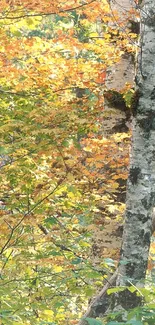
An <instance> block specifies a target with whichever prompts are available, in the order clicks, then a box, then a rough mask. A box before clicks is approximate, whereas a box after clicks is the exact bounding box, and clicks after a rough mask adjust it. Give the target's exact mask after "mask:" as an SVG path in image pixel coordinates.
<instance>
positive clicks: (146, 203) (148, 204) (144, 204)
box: [141, 198, 150, 210]
mask: <svg viewBox="0 0 155 325" xmlns="http://www.w3.org/2000/svg"><path fill="white" fill-rule="evenodd" d="M141 202H142V205H143V207H144V208H145V209H146V210H148V209H149V207H150V202H148V200H147V199H146V198H144V199H142V200H141Z"/></svg>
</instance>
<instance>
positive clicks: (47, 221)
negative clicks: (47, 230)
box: [45, 217, 57, 225]
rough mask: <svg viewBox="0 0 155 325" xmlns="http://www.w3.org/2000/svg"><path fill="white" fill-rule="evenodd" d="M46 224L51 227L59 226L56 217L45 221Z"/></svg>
mask: <svg viewBox="0 0 155 325" xmlns="http://www.w3.org/2000/svg"><path fill="white" fill-rule="evenodd" d="M45 223H49V224H50V225H55V224H57V220H56V218H54V217H49V218H46V219H45Z"/></svg>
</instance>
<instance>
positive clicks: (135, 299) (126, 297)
mask: <svg viewBox="0 0 155 325" xmlns="http://www.w3.org/2000/svg"><path fill="white" fill-rule="evenodd" d="M117 303H118V304H120V305H121V306H122V307H123V308H124V309H126V310H128V309H131V308H135V307H137V306H140V305H141V304H142V297H140V296H138V295H137V292H130V291H129V290H128V289H125V290H124V291H121V292H119V294H118V298H117Z"/></svg>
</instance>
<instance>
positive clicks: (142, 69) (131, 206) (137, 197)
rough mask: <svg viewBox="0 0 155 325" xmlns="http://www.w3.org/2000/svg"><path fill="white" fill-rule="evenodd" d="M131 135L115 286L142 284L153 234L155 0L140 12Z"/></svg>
mask: <svg viewBox="0 0 155 325" xmlns="http://www.w3.org/2000/svg"><path fill="white" fill-rule="evenodd" d="M137 61H138V62H137V75H136V86H137V91H136V96H137V98H135V105H134V106H135V107H133V109H134V111H133V114H134V118H133V135H132V148H131V158H130V169H129V177H128V186H127V198H126V215H125V225H124V233H123V241H122V250H121V258H120V265H119V274H118V277H117V281H116V283H117V285H129V283H133V284H136V285H138V283H139V281H140V282H141V281H143V280H144V278H145V274H146V269H147V261H148V254H149V247H150V238H151V234H152V208H153V206H154V194H155V189H154V183H155V142H154V139H155V101H154V100H155V1H153V0H148V1H146V3H145V5H144V6H143V8H142V10H141V40H140V51H139V54H138V60H137Z"/></svg>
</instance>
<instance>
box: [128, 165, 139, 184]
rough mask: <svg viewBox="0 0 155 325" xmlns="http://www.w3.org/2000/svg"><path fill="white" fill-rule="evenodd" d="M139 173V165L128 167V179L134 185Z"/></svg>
mask: <svg viewBox="0 0 155 325" xmlns="http://www.w3.org/2000/svg"><path fill="white" fill-rule="evenodd" d="M140 174H141V170H140V168H139V167H132V168H131V169H130V173H129V179H130V181H131V183H132V185H135V184H136V183H137V181H138V178H139V176H140Z"/></svg>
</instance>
